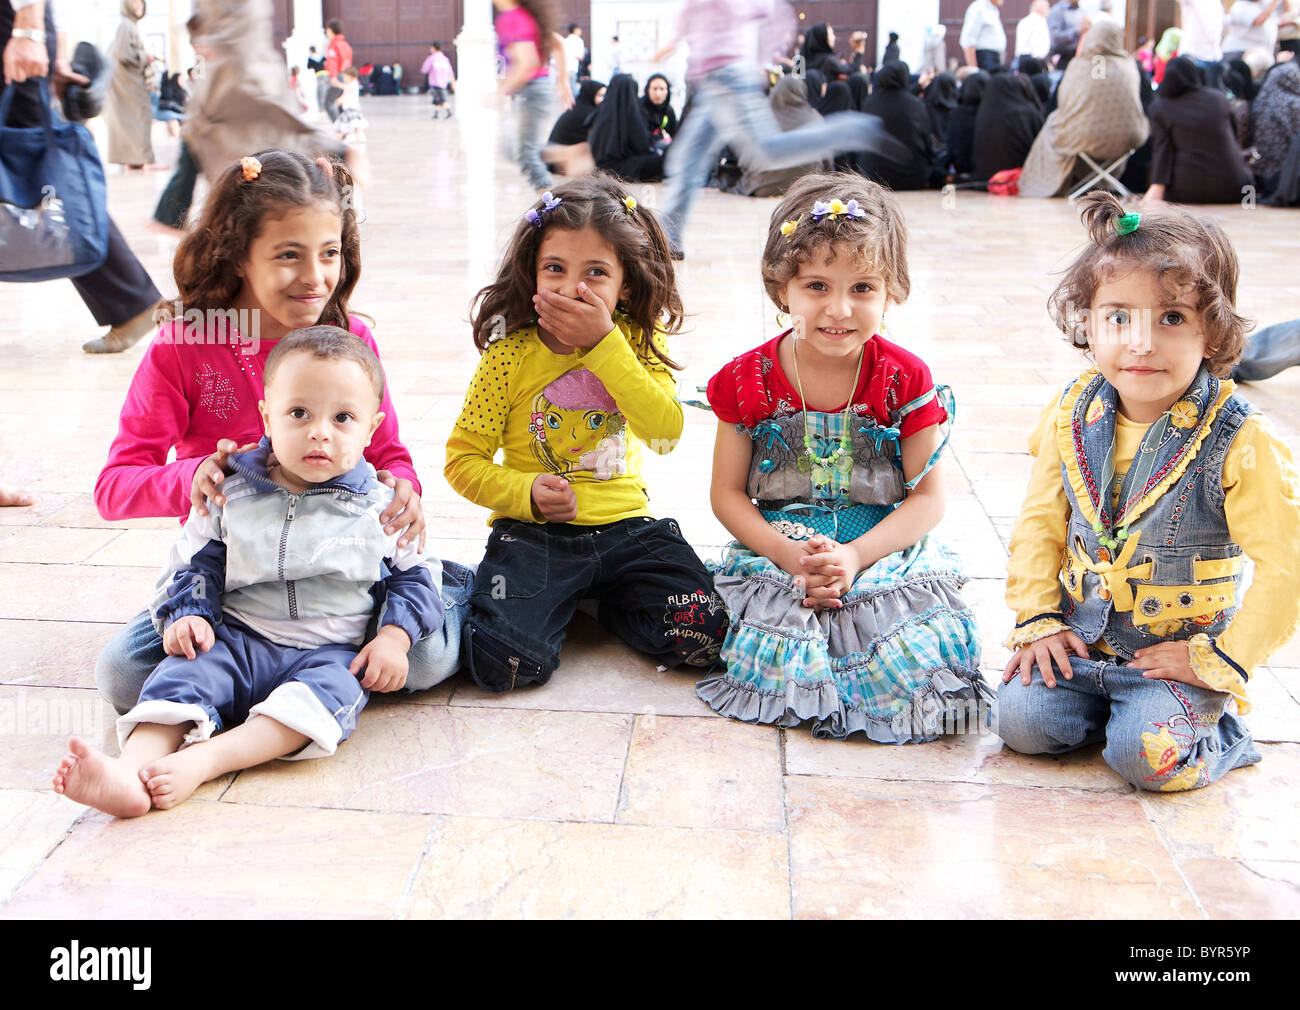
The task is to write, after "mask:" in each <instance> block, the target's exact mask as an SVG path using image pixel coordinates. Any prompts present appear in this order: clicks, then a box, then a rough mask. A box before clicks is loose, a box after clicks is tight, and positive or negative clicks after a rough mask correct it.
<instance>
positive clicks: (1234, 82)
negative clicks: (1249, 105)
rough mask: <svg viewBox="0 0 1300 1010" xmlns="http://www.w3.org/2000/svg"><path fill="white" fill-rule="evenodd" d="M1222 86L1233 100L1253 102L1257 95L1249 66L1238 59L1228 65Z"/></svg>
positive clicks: (1257, 91)
mask: <svg viewBox="0 0 1300 1010" xmlns="http://www.w3.org/2000/svg"><path fill="white" fill-rule="evenodd" d="M1223 86H1224V87H1226V88H1227V89H1228V90H1229V91H1231V92H1232V97H1233V98H1243V99H1245V100H1246V101H1248V102H1253V101H1254V100H1255V96H1256V95H1258V94H1259V88H1257V87H1255V79H1254V78H1253V77H1252V76H1251V74H1250V67H1249V65H1247V63H1246V61H1245V60H1243V59H1240V58H1238V59H1235V60H1233V61H1232V62H1231V63H1229V64H1228V69H1227V70H1226V71H1225V72H1224V74H1223Z"/></svg>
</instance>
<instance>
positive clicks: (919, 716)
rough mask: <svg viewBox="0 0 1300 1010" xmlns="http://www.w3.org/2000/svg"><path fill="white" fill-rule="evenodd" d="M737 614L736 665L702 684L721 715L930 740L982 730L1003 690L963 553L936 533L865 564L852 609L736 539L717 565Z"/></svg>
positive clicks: (730, 641)
mask: <svg viewBox="0 0 1300 1010" xmlns="http://www.w3.org/2000/svg"><path fill="white" fill-rule="evenodd" d="M711 568H712V569H713V573H714V584H715V585H716V587H717V590H718V593H719V595H721V597H722V599H723V600H724V601H725V602H726V604H727V610H728V611H729V612H730V614H731V628H730V630H729V631H728V633H727V638H726V641H725V642H724V643H723V646H722V657H721V658H722V659H724V660H725V661H726V663H727V670H726V672H725V673H721V674H717V675H715V676H713V677H710V678H708V679H707V680H703V681H701V682H700V683H699V685H698V686H697V687H696V693H697V694H698V695H699V696H700V697H701V698H702V699H704V701H706V702H708V704H709V705H710V706H711V707H712V708H713V709H714V710H715V711H717V712H719V713H721V714H722V715H725V716H729V717H731V718H733V719H740V720H742V721H744V722H756V723H766V724H771V725H776V726H798V725H801V724H802V723H805V722H807V723H810V725H811V730H812V733H813V735H814V736H816V737H824V738H834V739H841V740H842V739H845V738H847V737H849V736H851V735H854V734H858V733H861V734H864V735H865V736H866V737H867V738H868V739H871V740H875V741H877V742H879V743H919V742H922V741H927V740H934V739H937V738H938V737H940V736H942V735H944V734H945V733H953V732H978V728H977V723H978V722H981V721H982V718H983V713H984V712H986V711H987V707H988V705H989V703H990V702H991V701H992V699H993V694H992V692H991V691H990V690H989V688H988V686H987V685H986V684H985V683H984V681H983V679H982V678H981V677H980V672H979V663H980V646H979V635H978V632H977V630H976V625H975V616H974V614H973V612H972V611H971V609H970V607H968V606H967V605H966V603H965V601H964V600H963V599H962V597H961V593H960V589H961V586H962V585H964V584H965V582H966V579H965V578H964V577H963V576H962V574H961V568H960V563H959V561H958V559H957V557H956V555H955V554H953V553H952V552H951V551H950V550H948V549H947V548H946V547H944V546H943V545H941V544H940V543H939V542H938V541H937V540H934V539H932V538H930V537H925V538H923V539H922V540H921V541H920V542H919V543H917V544H915V545H914V546H912V547H910V548H908V549H907V550H905V551H900V552H899V553H897V554H891V555H890V556H889V557H886V558H883V559H881V560H880V561H879V562H877V563H876V564H875V565H873V566H872V567H871V568H869V569H868V570H867V571H865V572H862V573H861V574H860V575H859V576H858V577H857V579H856V581H855V582H854V583H853V587H852V589H850V591H849V592H848V593H847V594H846V595H845V596H844V598H843V603H844V605H843V607H841V608H839V609H834V610H823V611H821V612H818V611H816V610H813V609H810V608H806V607H804V606H803V599H804V595H803V593H801V592H798V591H796V590H795V589H794V585H793V581H794V580H793V579H792V578H791V576H790V575H789V574H787V573H786V572H784V571H782V570H781V569H780V568H779V567H778V566H777V565H775V564H774V563H773V562H772V561H770V560H769V559H768V558H766V557H764V556H763V555H761V554H755V553H754V552H753V551H749V550H746V549H745V548H744V547H741V546H740V545H739V544H737V543H734V542H733V543H732V544H731V545H730V546H729V547H728V548H727V549H726V551H725V552H724V554H723V558H722V561H721V562H720V563H719V564H715V565H712V566H711Z"/></svg>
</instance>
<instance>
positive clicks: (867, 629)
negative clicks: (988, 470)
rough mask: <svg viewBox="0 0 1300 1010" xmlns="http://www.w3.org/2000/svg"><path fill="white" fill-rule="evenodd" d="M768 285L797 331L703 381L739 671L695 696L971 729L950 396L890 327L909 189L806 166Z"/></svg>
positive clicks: (832, 731) (901, 276)
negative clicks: (713, 435)
mask: <svg viewBox="0 0 1300 1010" xmlns="http://www.w3.org/2000/svg"><path fill="white" fill-rule="evenodd" d="M763 281H764V284H765V286H766V288H767V292H768V295H769V296H770V297H771V298H772V300H773V301H774V302H776V304H777V306H778V308H780V310H781V311H782V312H783V313H789V314H790V316H791V317H792V320H793V326H792V328H791V329H789V330H787V331H786V332H784V333H782V334H781V335H780V336H778V337H777V338H776V339H774V340H771V341H769V342H768V343H766V344H764V345H763V346H761V347H758V348H755V349H754V350H752V351H749V352H748V353H746V354H742V355H741V356H740V357H739V358H736V359H735V360H734V361H732V362H731V363H730V364H728V365H727V366H726V367H724V368H723V369H722V370H721V371H720V372H718V374H717V375H715V376H714V377H713V378H712V380H710V382H709V386H708V397H709V403H710V404H711V405H712V407H713V410H714V412H715V413H716V414H717V415H718V434H717V444H716V447H715V449H714V456H713V486H712V491H711V498H712V503H713V511H714V513H715V514H716V515H717V517H718V519H719V520H721V522H722V524H723V525H724V526H726V527H727V529H728V530H730V531H731V533H732V534H733V535H734V536H735V537H736V541H735V542H734V543H732V544H731V545H730V546H729V547H728V548H727V550H726V552H725V553H724V556H723V560H722V563H721V564H720V565H718V566H716V568H715V580H714V581H715V584H716V586H717V589H718V592H719V594H720V595H721V596H722V598H723V599H724V601H725V602H726V604H727V609H728V611H729V612H730V614H731V626H730V630H729V631H728V633H727V639H726V642H725V643H724V645H723V648H722V658H723V659H724V660H725V661H726V662H727V672H726V673H725V674H722V675H718V676H715V677H712V678H710V679H708V680H705V681H703V682H702V683H701V684H700V685H699V687H698V689H697V692H698V694H699V695H700V697H701V698H703V699H704V700H705V701H707V702H708V703H709V704H710V705H711V706H713V708H714V709H716V710H717V711H719V712H721V713H722V714H724V715H729V716H732V717H733V718H737V719H742V720H744V721H746V722H764V723H773V724H776V725H779V726H795V725H798V724H799V723H801V722H803V721H804V720H810V721H811V723H812V731H813V734H814V735H815V736H822V737H835V738H841V739H842V738H844V737H847V736H849V735H850V734H852V733H859V732H860V733H863V734H865V735H866V736H867V737H868V738H869V739H872V740H877V741H881V742H886V743H906V742H911V741H922V740H931V739H934V738H935V737H937V736H939V735H940V734H942V733H944V732H954V731H956V732H964V731H965V729H966V726H967V725H968V724H971V725H978V723H976V722H975V720H977V719H980V718H981V717H982V715H983V706H984V705H985V704H986V703H987V701H988V699H990V698H991V693H990V692H989V690H988V688H987V687H985V685H984V682H983V681H982V679H981V678H980V673H979V658H980V651H979V639H978V636H977V633H976V628H975V619H974V615H973V614H972V612H971V610H970V608H969V607H968V606H967V605H966V604H965V603H964V602H963V600H962V598H961V596H960V594H959V592H958V589H959V587H960V586H961V585H962V583H963V582H964V581H965V580H964V579H963V578H962V576H961V572H960V567H959V564H958V560H957V558H956V557H955V556H954V555H953V554H951V553H950V552H949V551H947V550H946V549H945V548H943V547H942V546H940V545H939V544H938V543H937V542H935V541H934V540H932V539H930V537H929V536H928V534H929V532H930V531H931V530H933V529H934V527H935V526H936V525H938V523H939V521H940V520H941V519H942V518H943V511H944V491H943V479H942V476H941V475H940V474H939V473H937V472H936V465H937V462H938V459H939V454H940V452H941V451H942V449H943V443H944V442H946V438H943V437H941V434H940V431H939V426H940V425H941V424H943V423H944V422H946V421H948V420H949V417H950V414H951V412H952V410H953V405H952V398H951V395H950V394H949V393H948V389H947V387H946V386H939V387H936V386H935V385H934V382H933V381H932V380H931V378H930V370H929V369H928V368H927V367H926V365H925V363H924V362H923V361H921V360H920V359H919V358H918V357H916V356H915V355H914V354H911V353H910V352H908V351H906V350H904V349H903V348H901V347H898V346H897V345H895V344H892V343H890V342H889V341H887V340H885V339H884V338H882V337H880V336H879V331H880V329H881V326H882V323H883V320H884V314H885V310H886V308H887V307H888V306H889V305H890V304H897V303H900V302H902V301H903V300H904V299H906V297H907V294H908V288H909V281H908V273H907V236H906V232H905V230H904V226H903V216H902V213H901V211H900V210H899V208H898V205H897V203H896V202H895V201H894V198H893V197H892V196H891V195H890V194H889V192H888V191H887V190H885V189H883V188H882V187H880V186H878V185H876V184H875V183H872V182H868V181H866V180H864V179H863V178H862V177H861V176H858V175H852V174H836V175H809V176H805V177H804V178H803V179H802V180H800V181H799V182H798V183H797V184H795V185H794V186H793V187H791V189H790V192H789V194H788V195H787V196H786V198H785V200H784V201H783V202H782V203H781V205H780V206H779V207H777V209H776V213H775V214H774V215H773V217H772V221H771V224H770V226H769V228H768V239H767V246H766V248H765V250H764V253H763Z"/></svg>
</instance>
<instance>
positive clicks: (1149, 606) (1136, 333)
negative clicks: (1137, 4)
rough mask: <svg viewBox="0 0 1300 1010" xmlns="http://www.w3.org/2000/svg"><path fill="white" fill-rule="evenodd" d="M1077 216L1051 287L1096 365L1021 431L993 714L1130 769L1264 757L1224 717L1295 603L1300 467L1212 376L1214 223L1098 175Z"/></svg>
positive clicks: (1222, 262)
mask: <svg viewBox="0 0 1300 1010" xmlns="http://www.w3.org/2000/svg"><path fill="white" fill-rule="evenodd" d="M1084 220H1085V222H1086V223H1087V225H1088V227H1089V231H1090V235H1091V242H1090V244H1089V246H1088V247H1087V248H1086V249H1085V251H1084V252H1083V253H1082V255H1081V256H1080V257H1079V258H1078V259H1077V260H1076V262H1075V264H1074V265H1073V266H1072V267H1071V268H1070V270H1069V271H1068V273H1067V276H1066V278H1065V280H1064V281H1063V282H1062V284H1061V285H1060V287H1058V289H1057V291H1056V292H1055V293H1054V295H1053V297H1052V307H1053V310H1054V314H1055V316H1056V319H1057V321H1058V323H1059V324H1060V325H1061V327H1062V329H1064V330H1065V332H1066V333H1067V334H1069V335H1071V336H1072V337H1073V338H1074V340H1075V343H1076V344H1079V345H1080V346H1082V345H1083V344H1086V345H1087V346H1088V347H1089V348H1090V349H1091V351H1092V354H1093V357H1094V359H1095V362H1096V368H1093V369H1090V370H1089V371H1087V372H1085V373H1084V374H1083V375H1081V376H1080V377H1079V378H1078V379H1076V380H1074V381H1073V382H1072V383H1070V385H1069V387H1068V388H1067V389H1066V390H1065V393H1064V395H1063V396H1061V397H1060V399H1059V401H1055V402H1053V403H1052V404H1051V405H1049V406H1048V407H1047V408H1046V409H1045V410H1044V412H1043V417H1042V420H1041V422H1040V424H1039V426H1038V428H1037V430H1036V431H1035V432H1034V434H1033V436H1032V438H1031V443H1030V450H1031V452H1032V453H1033V454H1034V455H1035V457H1036V459H1035V464H1034V469H1033V474H1032V477H1031V479H1030V486H1029V491H1028V494H1027V496H1026V499H1025V503H1024V507H1023V508H1022V510H1021V514H1020V519H1019V521H1018V522H1017V524H1016V528H1015V532H1014V533H1013V536H1012V541H1011V560H1010V562H1009V564H1008V573H1009V578H1008V581H1007V602H1008V605H1009V606H1010V607H1011V608H1012V609H1013V610H1014V611H1015V612H1016V622H1017V623H1016V630H1015V632H1014V633H1013V635H1012V636H1011V637H1010V638H1009V639H1008V641H1007V646H1008V648H1011V649H1013V650H1014V653H1015V654H1014V655H1013V656H1012V658H1011V661H1010V662H1009V663H1008V664H1007V667H1006V670H1005V671H1004V674H1003V684H1002V687H1001V689H1000V691H999V694H998V722H997V726H998V732H999V734H1000V735H1001V736H1002V738H1003V739H1004V740H1005V741H1006V743H1007V744H1008V745H1009V746H1010V747H1011V748H1012V749H1014V750H1017V751H1020V752H1022V753H1030V754H1035V753H1061V752H1063V751H1067V750H1072V749H1074V748H1076V747H1080V746H1083V745H1085V744H1088V743H1092V742H1095V741H1099V740H1104V741H1105V745H1106V746H1105V749H1104V750H1103V752H1102V754H1103V757H1104V758H1105V760H1106V762H1107V763H1108V764H1109V765H1110V766H1111V767H1112V768H1114V769H1115V770H1116V771H1117V772H1118V773H1119V774H1120V775H1122V776H1123V777H1124V778H1126V779H1127V780H1128V781H1130V782H1131V783H1133V784H1134V785H1135V786H1137V787H1138V788H1141V789H1150V790H1160V791H1177V790H1184V789H1195V788H1198V787H1200V786H1204V785H1208V784H1209V783H1210V782H1213V781H1215V780H1216V779H1217V778H1219V777H1220V776H1221V775H1223V774H1224V773H1225V772H1227V771H1230V770H1231V769H1233V768H1237V767H1241V766H1243V765H1247V764H1253V763H1255V762H1257V761H1259V760H1260V756H1259V753H1258V751H1257V750H1256V748H1255V746H1254V743H1253V741H1252V739H1251V736H1250V731H1249V729H1248V728H1247V727H1246V725H1245V723H1244V722H1242V721H1241V720H1240V719H1239V718H1238V716H1239V715H1240V714H1241V713H1244V712H1245V711H1247V709H1248V707H1249V706H1248V702H1247V699H1246V685H1247V682H1248V680H1249V677H1250V674H1251V672H1252V671H1253V669H1254V668H1255V667H1256V666H1257V665H1258V664H1260V663H1263V662H1265V661H1266V660H1267V658H1268V656H1269V654H1270V653H1271V652H1272V651H1273V650H1274V649H1276V648H1277V647H1278V646H1279V645H1281V644H1283V643H1284V642H1285V641H1286V640H1287V638H1289V637H1290V636H1291V634H1293V633H1294V631H1295V629H1296V624H1297V618H1298V617H1300V591H1298V589H1297V586H1298V580H1300V478H1298V477H1297V472H1296V466H1295V461H1294V460H1293V458H1292V456H1291V453H1290V451H1289V450H1288V449H1287V447H1286V446H1285V444H1283V443H1282V442H1281V441H1280V440H1279V439H1278V438H1277V437H1276V436H1275V435H1274V434H1273V433H1272V431H1271V429H1270V428H1269V426H1268V425H1267V423H1266V422H1264V421H1263V419H1262V418H1261V417H1260V416H1259V414H1258V413H1256V412H1255V411H1254V408H1252V407H1251V406H1250V405H1249V404H1248V403H1246V402H1245V401H1244V400H1242V399H1241V398H1240V397H1238V396H1237V395H1236V394H1235V392H1234V386H1233V384H1232V383H1231V382H1230V381H1226V380H1225V379H1221V378H1220V377H1221V376H1226V375H1227V374H1228V373H1229V372H1230V371H1231V368H1232V365H1233V364H1234V363H1235V362H1236V361H1237V359H1238V358H1239V357H1240V355H1241V350H1242V347H1243V343H1244V334H1245V331H1246V328H1247V323H1246V320H1244V319H1242V318H1241V317H1240V316H1239V315H1237V313H1236V311H1235V310H1234V307H1233V301H1234V298H1235V295H1236V287H1237V277H1238V267H1237V259H1236V255H1235V253H1234V252H1233V250H1232V247H1231V245H1230V243H1229V242H1228V240H1227V237H1226V236H1225V235H1224V234H1223V232H1222V231H1221V230H1220V229H1219V228H1218V227H1217V226H1216V225H1214V224H1212V223H1210V222H1202V221H1199V220H1197V219H1195V218H1193V217H1191V216H1190V215H1188V214H1186V213H1184V212H1182V211H1177V210H1172V209H1171V210H1169V211H1165V212H1161V213H1160V214H1158V215H1148V216H1142V217H1139V215H1136V214H1133V215H1126V214H1125V213H1124V209H1123V207H1122V206H1121V205H1120V204H1119V202H1118V201H1117V200H1115V199H1114V197H1112V196H1110V195H1109V194H1104V195H1094V196H1091V197H1089V198H1088V199H1087V202H1086V205H1085V210H1084ZM1243 552H1244V554H1245V555H1246V556H1248V557H1249V558H1250V559H1251V560H1252V561H1253V562H1254V565H1255V570H1254V576H1253V580H1252V583H1251V588H1250V590H1249V592H1247V593H1246V595H1245V598H1244V600H1242V601H1241V606H1240V609H1238V592H1239V583H1240V581H1241V573H1242V567H1243V562H1244V558H1243V556H1242V555H1243ZM1234 698H1235V700H1236V712H1235V713H1234V712H1233V711H1231V710H1230V709H1229V708H1228V702H1229V701H1230V700H1232V699H1234Z"/></svg>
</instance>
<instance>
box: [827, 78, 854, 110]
mask: <svg viewBox="0 0 1300 1010" xmlns="http://www.w3.org/2000/svg"><path fill="white" fill-rule="evenodd" d="M853 109H856V106H855V105H854V104H853V92H852V91H850V90H849V86H848V85H847V84H845V83H844V82H843V81H831V83H830V84H828V85H826V97H825V98H824V99H822V102H821V104H820V105H818V106H817V111H818V112H820V113H821V114H822V115H823V116H829V115H830V114H831V113H832V112H848V111H850V110H853Z"/></svg>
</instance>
